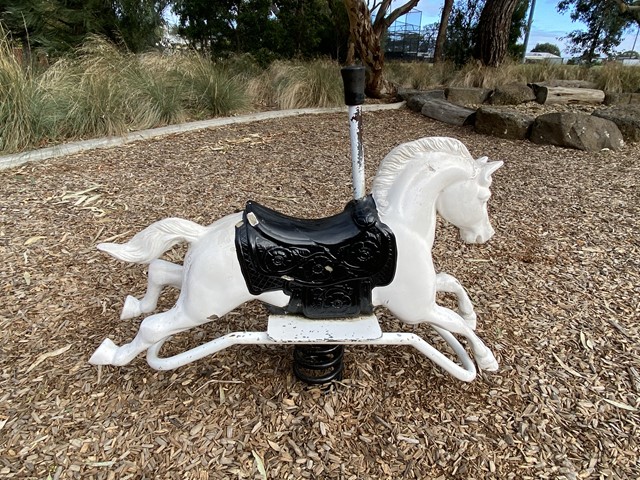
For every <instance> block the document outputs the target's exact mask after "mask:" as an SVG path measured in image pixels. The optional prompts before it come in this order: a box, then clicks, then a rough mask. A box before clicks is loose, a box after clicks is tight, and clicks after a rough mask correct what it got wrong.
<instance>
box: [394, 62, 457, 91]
mask: <svg viewBox="0 0 640 480" xmlns="http://www.w3.org/2000/svg"><path fill="white" fill-rule="evenodd" d="M455 73H456V67H455V64H454V63H452V62H442V63H436V64H432V63H427V62H389V63H388V64H387V65H386V72H385V75H386V76H387V78H388V79H389V80H390V81H392V82H394V83H396V84H398V85H400V86H402V87H405V88H415V89H417V90H425V89H427V88H433V87H442V86H445V85H449V83H451V80H452V79H453V77H454V75H455Z"/></svg>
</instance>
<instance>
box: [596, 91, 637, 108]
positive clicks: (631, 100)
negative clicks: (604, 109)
mask: <svg viewBox="0 0 640 480" xmlns="http://www.w3.org/2000/svg"><path fill="white" fill-rule="evenodd" d="M604 104H605V105H640V93H610V92H607V93H606V95H605V96H604Z"/></svg>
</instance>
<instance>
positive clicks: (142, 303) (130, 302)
mask: <svg viewBox="0 0 640 480" xmlns="http://www.w3.org/2000/svg"><path fill="white" fill-rule="evenodd" d="M182 272H183V267H182V265H176V264H175V263H171V262H167V261H166V260H160V259H157V260H154V261H152V262H151V263H150V264H149V273H148V274H147V292H146V293H145V295H144V297H143V298H142V299H141V300H138V299H137V298H135V297H133V296H131V295H128V296H127V298H126V299H125V301H124V306H123V307H122V313H121V314H120V320H127V319H129V318H135V317H137V316H139V315H142V314H143V313H151V312H153V311H154V310H155V309H156V306H157V305H158V298H159V297H160V293H161V292H162V289H163V288H164V287H165V286H167V285H169V286H172V287H176V288H178V289H179V288H181V287H182Z"/></svg>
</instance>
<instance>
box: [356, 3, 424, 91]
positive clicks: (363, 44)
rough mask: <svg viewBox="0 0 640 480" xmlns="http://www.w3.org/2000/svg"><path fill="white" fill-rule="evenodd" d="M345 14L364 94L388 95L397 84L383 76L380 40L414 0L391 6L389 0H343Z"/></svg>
mask: <svg viewBox="0 0 640 480" xmlns="http://www.w3.org/2000/svg"><path fill="white" fill-rule="evenodd" d="M344 2H345V5H346V7H347V14H348V15H349V29H350V32H351V41H352V42H353V45H354V47H355V50H356V52H357V53H358V55H359V57H360V59H361V60H362V62H363V63H364V64H365V65H366V66H367V69H368V72H367V73H368V75H367V80H366V87H365V93H366V94H367V96H369V97H372V98H392V97H395V95H396V93H397V87H396V86H395V85H394V84H393V83H391V82H390V81H388V80H387V79H386V78H384V49H383V47H382V40H383V39H384V38H385V36H386V34H387V31H388V30H389V27H390V26H391V24H392V23H393V22H395V21H396V20H397V19H398V18H400V17H401V16H402V15H405V14H407V13H408V12H409V11H411V9H413V8H414V7H415V6H416V5H417V4H418V0H408V1H406V3H403V4H401V5H400V6H398V7H397V8H395V9H393V10H391V11H390V9H391V3H392V1H391V0H369V3H368V2H367V1H365V0H344Z"/></svg>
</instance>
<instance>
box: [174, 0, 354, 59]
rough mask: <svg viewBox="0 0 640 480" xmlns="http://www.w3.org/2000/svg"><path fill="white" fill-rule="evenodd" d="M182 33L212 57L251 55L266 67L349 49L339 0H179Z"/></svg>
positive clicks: (176, 11) (344, 13)
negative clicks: (279, 60) (273, 0)
mask: <svg viewBox="0 0 640 480" xmlns="http://www.w3.org/2000/svg"><path fill="white" fill-rule="evenodd" d="M173 11H174V13H175V14H176V15H177V16H178V18H179V22H180V23H179V28H178V33H179V34H180V35H182V36H184V37H185V38H186V39H187V40H188V41H189V43H190V44H191V46H192V47H195V48H198V49H201V50H203V51H206V52H209V53H211V54H212V55H217V56H220V55H229V54H231V53H236V54H237V53H250V54H252V55H253V56H254V58H256V59H257V60H258V61H259V62H260V63H261V64H262V65H263V66H266V65H267V64H269V63H271V61H273V60H275V59H278V58H294V57H304V58H310V57H314V56H322V55H330V56H333V57H335V58H337V57H338V56H340V55H341V50H342V52H344V51H345V49H346V42H347V39H348V31H349V27H348V19H347V15H346V10H345V7H344V4H343V2H341V1H339V0H279V1H278V2H277V3H275V4H274V3H273V2H272V1H271V0H224V1H223V2H210V1H209V0H176V1H174V3H173Z"/></svg>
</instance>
